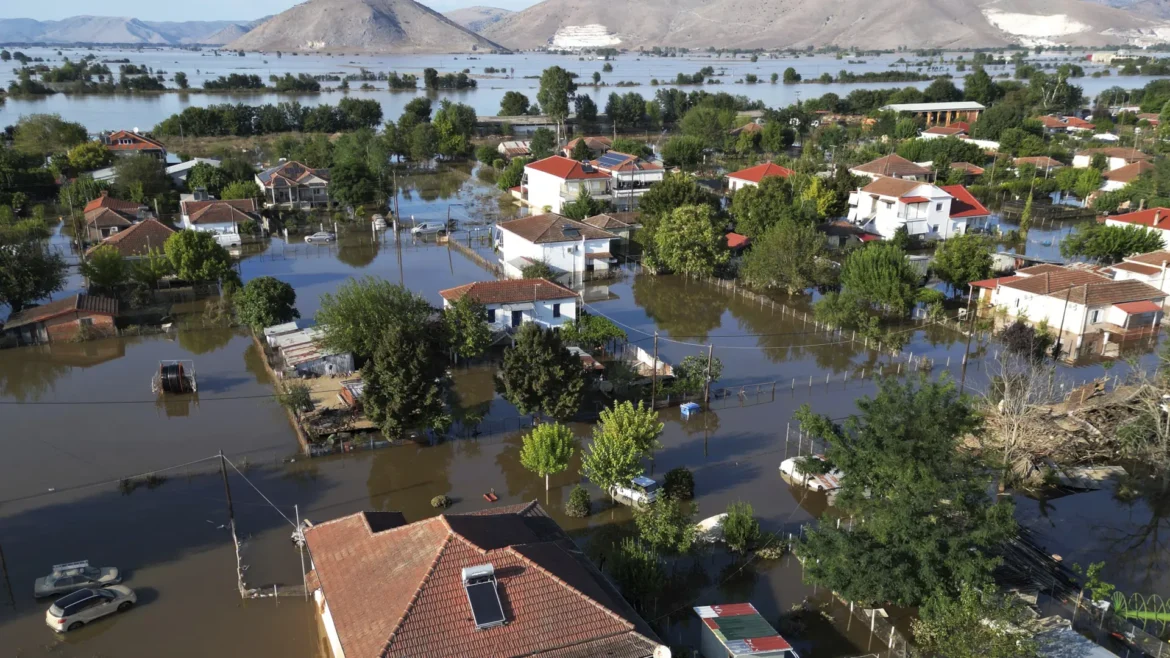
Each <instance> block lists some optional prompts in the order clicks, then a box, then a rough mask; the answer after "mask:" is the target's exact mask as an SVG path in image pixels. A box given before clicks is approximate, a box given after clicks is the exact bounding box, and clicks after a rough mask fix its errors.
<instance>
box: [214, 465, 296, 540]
mask: <svg viewBox="0 0 1170 658" xmlns="http://www.w3.org/2000/svg"><path fill="white" fill-rule="evenodd" d="M224 461H226V462H227V463H229V464H231V466H232V470H234V471H235V472H236V473H239V475H240V477H242V478H244V482H247V483H248V486H249V487H252V488H253V489H255V490H256V493H258V494H260V497H261V498H263V499H264V502H266V503H268V504H269V505H271V506H272V509H274V510H276V513H277V514H279V515H281V516H283V517H284V520H285V521H288V524H289V525H291V526H292V527H293V528H296V527H297V524H296V523H295V522H294V521H293V520H292V519H290V518H288V515H287V514H285V513H284V512H282V511H280V508H279V507H277V506H276V503H274V502H272V501H271V500H269V499H268V496H265V495H264V492H263V491H260V488H259V487H257V486H256V485H254V484H252V481H251V480H249V479H248V476H246V475H244V474H243V473H241V472H240V469H239V468H237V467H236V465H235V464H234V463H233V462H232V460H230V459H228V458H227V457H224Z"/></svg>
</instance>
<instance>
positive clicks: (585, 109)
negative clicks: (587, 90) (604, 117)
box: [573, 94, 597, 125]
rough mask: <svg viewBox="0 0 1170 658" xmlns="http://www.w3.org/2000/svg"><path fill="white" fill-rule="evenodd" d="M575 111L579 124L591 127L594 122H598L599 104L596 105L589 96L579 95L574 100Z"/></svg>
mask: <svg viewBox="0 0 1170 658" xmlns="http://www.w3.org/2000/svg"><path fill="white" fill-rule="evenodd" d="M573 109H574V111H575V113H576V115H577V121H578V122H580V123H582V124H585V125H590V124H592V123H593V122H594V121H597V103H594V102H593V99H592V98H590V97H589V96H587V95H585V94H578V95H577V97H576V98H574V99H573Z"/></svg>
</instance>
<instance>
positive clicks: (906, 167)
mask: <svg viewBox="0 0 1170 658" xmlns="http://www.w3.org/2000/svg"><path fill="white" fill-rule="evenodd" d="M849 171H851V172H852V173H853V174H854V175H856V176H868V177H869V178H877V177H879V176H885V177H889V178H905V179H907V180H916V181H919V180H920V181H926V180H930V179H931V178H932V177H933V176H934V172H932V171H931V170H930V168H928V167H923V166H922V165H919V164H915V163H913V162H910V161H909V160H907V159H906V158H903V157H902V156H900V155H898V154H897V153H891V154H890V155H887V156H884V157H880V158H878V159H877V160H873V161H871V162H867V163H865V164H863V165H857V166H856V167H853V168H852V169H850V170H849Z"/></svg>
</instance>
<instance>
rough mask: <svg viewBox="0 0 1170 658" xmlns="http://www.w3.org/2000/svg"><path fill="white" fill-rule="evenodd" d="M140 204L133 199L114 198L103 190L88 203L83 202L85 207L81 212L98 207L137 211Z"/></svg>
mask: <svg viewBox="0 0 1170 658" xmlns="http://www.w3.org/2000/svg"><path fill="white" fill-rule="evenodd" d="M142 205H143V204H141V203H134V202H133V201H123V200H121V199H115V198H114V197H112V196H109V195H108V194H106V193H105V192H102V193H101V196H99V197H98V198H96V199H93V200H91V201H90V202H89V203H87V204H85V209H84V210H82V212H90V211H92V210H97V209H98V208H109V209H111V210H124V211H127V212H138V209H139V208H141V207H142Z"/></svg>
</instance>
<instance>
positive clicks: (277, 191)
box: [256, 160, 332, 208]
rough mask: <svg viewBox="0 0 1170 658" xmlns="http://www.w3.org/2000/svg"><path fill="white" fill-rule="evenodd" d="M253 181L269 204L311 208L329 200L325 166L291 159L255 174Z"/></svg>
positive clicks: (325, 204) (322, 204)
mask: <svg viewBox="0 0 1170 658" xmlns="http://www.w3.org/2000/svg"><path fill="white" fill-rule="evenodd" d="M256 184H257V185H259V186H260V189H261V191H263V193H264V203H265V204H266V205H268V206H289V207H305V208H312V207H319V206H328V205H329V204H330V203H332V200H331V199H330V198H329V170H328V169H313V168H312V167H306V166H305V165H303V164H301V163H299V162H293V161H291V160H290V161H288V162H283V163H281V164H279V165H277V166H275V167H271V168H269V169H265V170H264V171H262V172H260V173H258V174H256Z"/></svg>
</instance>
